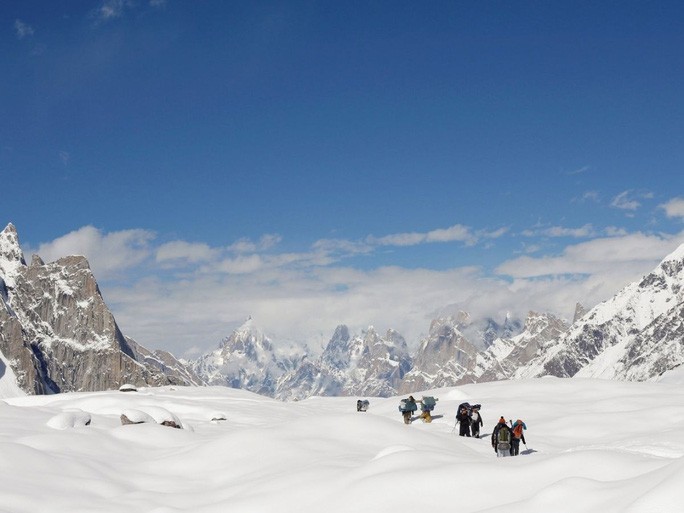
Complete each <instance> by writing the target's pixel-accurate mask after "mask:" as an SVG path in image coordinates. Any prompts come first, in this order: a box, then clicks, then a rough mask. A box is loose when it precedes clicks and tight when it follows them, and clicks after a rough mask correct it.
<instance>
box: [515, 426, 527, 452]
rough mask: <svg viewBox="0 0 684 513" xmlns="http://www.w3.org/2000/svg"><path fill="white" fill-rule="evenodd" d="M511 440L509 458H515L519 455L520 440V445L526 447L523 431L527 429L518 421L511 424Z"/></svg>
mask: <svg viewBox="0 0 684 513" xmlns="http://www.w3.org/2000/svg"><path fill="white" fill-rule="evenodd" d="M511 427H512V432H513V438H512V439H511V456H517V455H518V454H520V440H522V443H523V444H525V445H527V443H526V442H525V435H524V434H523V431H524V430H526V429H527V425H526V424H525V423H524V422H523V421H522V420H520V419H518V420H516V421H515V422H514V423H513V424H512V426H511Z"/></svg>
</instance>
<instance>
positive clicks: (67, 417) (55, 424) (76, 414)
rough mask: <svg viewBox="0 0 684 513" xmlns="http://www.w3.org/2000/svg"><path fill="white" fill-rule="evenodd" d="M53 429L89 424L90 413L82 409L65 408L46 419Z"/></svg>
mask: <svg viewBox="0 0 684 513" xmlns="http://www.w3.org/2000/svg"><path fill="white" fill-rule="evenodd" d="M47 425H48V426H49V427H51V428H53V429H69V428H76V427H84V426H89V425H90V413H88V412H85V411H83V410H67V411H64V412H62V413H60V414H58V415H55V416H54V417H52V418H51V419H50V420H48V421H47Z"/></svg>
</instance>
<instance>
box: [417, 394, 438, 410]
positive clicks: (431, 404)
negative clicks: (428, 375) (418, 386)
mask: <svg viewBox="0 0 684 513" xmlns="http://www.w3.org/2000/svg"><path fill="white" fill-rule="evenodd" d="M436 404H437V399H435V398H434V397H432V396H428V397H423V405H422V406H421V408H420V409H421V410H423V411H432V410H434V409H435V405H436Z"/></svg>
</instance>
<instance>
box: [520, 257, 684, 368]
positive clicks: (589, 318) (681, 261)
mask: <svg viewBox="0 0 684 513" xmlns="http://www.w3.org/2000/svg"><path fill="white" fill-rule="evenodd" d="M543 349H544V350H543V351H541V352H540V354H539V355H538V356H537V357H536V358H535V359H534V360H533V361H531V362H530V364H528V365H526V366H524V367H521V368H520V369H518V371H517V372H516V374H515V375H516V376H517V377H530V376H542V375H553V376H560V377H565V376H578V377H601V378H607V379H626V380H638V381H642V380H648V379H657V378H658V376H660V375H661V374H663V373H664V372H666V371H668V370H670V369H673V368H675V367H677V366H679V365H681V364H682V363H684V245H681V246H680V247H679V248H678V249H677V250H676V251H674V252H673V253H672V254H670V255H668V256H667V257H666V258H665V259H663V261H662V262H661V263H660V265H658V267H657V268H656V269H654V270H653V272H651V273H649V274H648V275H646V276H645V277H644V278H643V279H642V280H641V281H639V282H634V283H632V284H630V285H628V286H627V287H625V288H624V289H623V290H622V291H620V292H619V293H618V294H616V295H615V296H614V297H613V298H612V299H610V300H608V301H605V302H603V303H601V304H600V305H597V306H596V307H594V308H593V309H592V310H590V311H589V312H587V313H586V314H585V315H584V316H582V317H581V318H580V319H579V320H577V321H576V322H575V323H574V324H573V325H572V327H571V328H570V330H569V331H568V332H567V333H566V334H565V335H564V336H562V337H561V338H560V339H559V340H558V342H557V343H556V344H552V345H549V346H547V347H545V348H543Z"/></svg>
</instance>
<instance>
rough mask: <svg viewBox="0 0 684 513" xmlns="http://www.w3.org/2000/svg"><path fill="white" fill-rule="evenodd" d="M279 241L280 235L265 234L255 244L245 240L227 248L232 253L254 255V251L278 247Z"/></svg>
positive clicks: (280, 239)
mask: <svg viewBox="0 0 684 513" xmlns="http://www.w3.org/2000/svg"><path fill="white" fill-rule="evenodd" d="M281 241H282V237H281V236H280V235H277V234H265V235H262V236H261V238H260V239H259V240H258V241H257V242H254V241H252V240H251V239H246V238H245V239H240V240H238V241H237V242H234V243H233V244H231V245H230V246H229V247H228V250H229V251H232V252H234V253H254V252H256V251H265V250H267V249H270V248H272V247H274V246H276V245H278V244H279V243H280V242H281Z"/></svg>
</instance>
